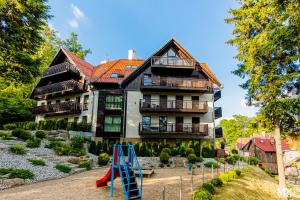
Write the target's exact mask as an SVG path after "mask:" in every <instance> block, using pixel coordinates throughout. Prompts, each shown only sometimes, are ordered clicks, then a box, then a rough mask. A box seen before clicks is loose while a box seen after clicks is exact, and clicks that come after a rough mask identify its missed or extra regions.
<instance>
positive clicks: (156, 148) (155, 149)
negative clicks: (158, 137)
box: [152, 143, 158, 156]
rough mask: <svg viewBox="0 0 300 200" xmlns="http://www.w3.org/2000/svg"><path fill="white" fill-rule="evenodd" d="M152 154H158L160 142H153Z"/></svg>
mask: <svg viewBox="0 0 300 200" xmlns="http://www.w3.org/2000/svg"><path fill="white" fill-rule="evenodd" d="M152 155H153V156H158V144H157V143H153V144H152Z"/></svg>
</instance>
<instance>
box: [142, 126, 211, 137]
mask: <svg viewBox="0 0 300 200" xmlns="http://www.w3.org/2000/svg"><path fill="white" fill-rule="evenodd" d="M139 133H140V135H143V134H149V133H150V134H151V133H165V134H166V133H170V134H172V133H188V134H197V135H201V136H208V124H198V123H197V124H192V123H177V124H176V123H168V124H164V125H162V124H143V123H140V124H139ZM157 135H159V134H157Z"/></svg>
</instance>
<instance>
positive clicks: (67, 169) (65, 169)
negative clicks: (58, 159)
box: [55, 164, 71, 173]
mask: <svg viewBox="0 0 300 200" xmlns="http://www.w3.org/2000/svg"><path fill="white" fill-rule="evenodd" d="M55 169H57V170H58V171H61V172H64V173H69V172H70V171H71V168H70V167H69V166H68V165H64V164H57V165H55Z"/></svg>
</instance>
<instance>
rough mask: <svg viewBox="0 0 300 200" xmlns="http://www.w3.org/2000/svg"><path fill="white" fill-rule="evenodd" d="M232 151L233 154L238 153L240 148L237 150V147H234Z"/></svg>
mask: <svg viewBox="0 0 300 200" xmlns="http://www.w3.org/2000/svg"><path fill="white" fill-rule="evenodd" d="M231 153H232V154H238V153H239V152H238V150H236V149H232V150H231Z"/></svg>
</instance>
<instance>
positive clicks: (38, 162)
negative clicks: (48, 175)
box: [27, 159, 46, 166]
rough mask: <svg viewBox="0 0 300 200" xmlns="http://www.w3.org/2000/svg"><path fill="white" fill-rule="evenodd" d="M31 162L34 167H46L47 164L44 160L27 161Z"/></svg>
mask: <svg viewBox="0 0 300 200" xmlns="http://www.w3.org/2000/svg"><path fill="white" fill-rule="evenodd" d="M27 160H28V161H29V162H31V164H32V165H34V166H38V165H39V166H45V165H46V163H45V161H43V160H38V159H27Z"/></svg>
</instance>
